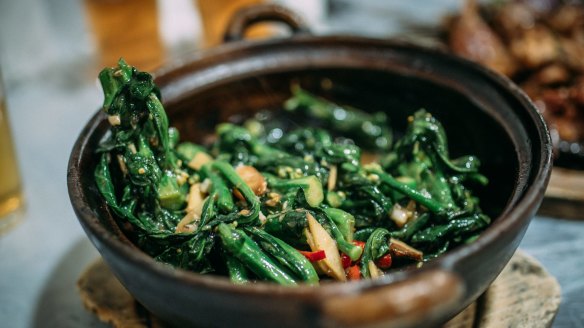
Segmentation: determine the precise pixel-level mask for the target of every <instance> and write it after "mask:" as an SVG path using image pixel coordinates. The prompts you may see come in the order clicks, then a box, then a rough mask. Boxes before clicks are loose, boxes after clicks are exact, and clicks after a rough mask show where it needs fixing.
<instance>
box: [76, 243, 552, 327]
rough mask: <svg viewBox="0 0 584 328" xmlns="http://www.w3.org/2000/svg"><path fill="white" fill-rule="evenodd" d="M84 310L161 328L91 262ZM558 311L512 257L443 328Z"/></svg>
mask: <svg viewBox="0 0 584 328" xmlns="http://www.w3.org/2000/svg"><path fill="white" fill-rule="evenodd" d="M77 285H78V288H79V293H80V296H81V300H82V301H83V304H84V306H85V307H86V308H87V309H88V310H89V311H91V312H93V313H95V314H96V315H97V317H98V318H99V319H100V320H101V321H103V322H106V323H109V324H111V326H112V327H116V328H165V325H164V324H163V323H162V322H160V321H159V320H157V319H156V318H155V317H154V316H152V315H151V314H150V313H148V312H147V311H146V310H145V309H144V308H143V307H142V306H140V304H138V303H137V302H136V301H135V300H134V299H133V298H132V296H131V295H130V294H129V293H128V292H127V291H126V290H125V289H124V287H123V286H122V285H121V284H120V282H119V281H118V280H117V279H116V278H115V277H114V275H113V274H112V273H111V271H110V270H109V268H108V267H107V266H106V264H105V263H104V262H103V261H102V260H101V259H99V260H97V261H96V262H94V263H93V264H92V265H90V266H89V267H88V268H87V270H86V271H85V272H84V273H83V274H82V275H81V277H80V278H79V281H78V283H77ZM559 305H560V286H559V284H558V282H557V281H556V279H555V278H554V277H553V276H551V275H550V274H549V273H547V272H546V270H545V269H544V268H543V267H542V266H541V264H540V263H539V262H537V261H536V260H535V259H533V258H532V257H530V256H528V255H526V254H525V253H523V252H521V251H518V252H517V253H515V255H514V256H513V258H512V259H511V261H510V262H509V263H508V264H507V266H506V267H505V268H504V269H503V272H501V274H500V275H499V277H498V278H497V279H496V280H495V282H494V283H493V284H492V285H491V287H489V289H488V290H487V291H486V292H485V293H484V294H483V295H482V296H481V297H480V298H479V299H478V300H477V301H476V302H475V303H473V304H471V305H470V306H469V307H468V308H466V309H465V310H464V311H463V312H461V313H460V314H459V315H458V316H456V317H455V318H454V319H452V320H451V321H449V322H448V323H447V324H446V325H445V326H444V327H445V328H476V327H480V328H499V327H549V326H551V324H552V322H553V319H554V317H555V315H556V312H557V310H558V307H559Z"/></svg>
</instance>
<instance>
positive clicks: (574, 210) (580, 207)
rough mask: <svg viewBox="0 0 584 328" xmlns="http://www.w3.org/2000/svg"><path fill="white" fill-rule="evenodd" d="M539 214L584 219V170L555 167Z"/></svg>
mask: <svg viewBox="0 0 584 328" xmlns="http://www.w3.org/2000/svg"><path fill="white" fill-rule="evenodd" d="M539 214H542V215H547V216H551V217H559V218H567V219H578V220H583V219H584V171H580V170H569V169H564V168H561V167H554V168H553V169H552V175H551V178H550V183H549V185H548V188H547V190H546V192H545V199H544V201H543V203H542V204H541V207H540V209H539Z"/></svg>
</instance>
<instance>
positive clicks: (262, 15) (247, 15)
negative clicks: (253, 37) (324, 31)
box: [223, 4, 310, 42]
mask: <svg viewBox="0 0 584 328" xmlns="http://www.w3.org/2000/svg"><path fill="white" fill-rule="evenodd" d="M261 22H280V23H284V24H285V25H286V26H288V27H289V28H290V30H291V31H292V33H293V34H302V33H307V34H308V33H310V29H309V28H308V26H307V25H306V23H305V22H304V21H303V20H302V18H301V17H300V16H298V15H297V14H295V13H294V12H292V11H291V10H289V9H287V8H285V7H282V6H279V5H275V4H261V5H253V6H247V7H243V8H241V9H240V10H238V11H237V12H236V13H235V14H234V15H233V17H232V18H231V20H230V22H229V24H228V25H227V30H226V31H225V35H224V36H223V41H224V42H230V41H239V40H243V39H244V35H245V30H246V29H247V28H249V27H250V26H252V25H253V24H256V23H261Z"/></svg>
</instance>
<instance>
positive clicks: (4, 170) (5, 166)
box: [0, 99, 23, 231]
mask: <svg viewBox="0 0 584 328" xmlns="http://www.w3.org/2000/svg"><path fill="white" fill-rule="evenodd" d="M22 203H23V197H22V185H21V181H20V173H19V171H18V165H17V161H16V156H15V153H14V143H13V142H12V136H11V134H10V129H9V127H8V117H7V113H6V107H5V104H4V101H2V99H0V231H2V230H3V228H4V227H5V226H8V225H10V224H11V223H13V222H12V221H14V220H15V218H14V215H11V214H13V213H15V212H16V211H17V210H18V209H20V208H21V206H22ZM9 221H10V222H9Z"/></svg>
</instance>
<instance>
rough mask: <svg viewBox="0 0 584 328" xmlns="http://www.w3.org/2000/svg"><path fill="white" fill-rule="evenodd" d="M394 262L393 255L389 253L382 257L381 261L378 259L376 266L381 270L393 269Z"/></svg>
mask: <svg viewBox="0 0 584 328" xmlns="http://www.w3.org/2000/svg"><path fill="white" fill-rule="evenodd" d="M392 262H393V261H392V258H391V254H389V253H387V254H385V255H383V256H382V257H380V258H379V259H377V261H376V262H375V264H376V265H377V267H379V268H380V269H389V268H390V267H391V263H392Z"/></svg>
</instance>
